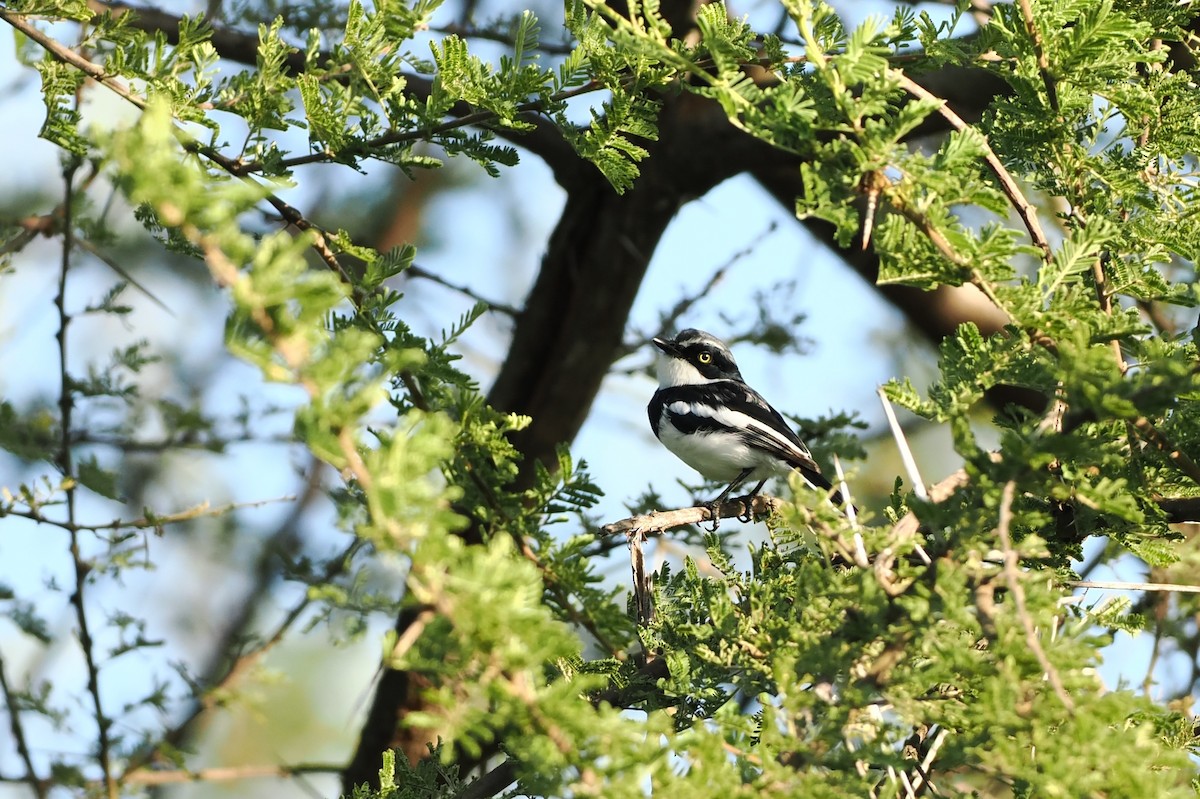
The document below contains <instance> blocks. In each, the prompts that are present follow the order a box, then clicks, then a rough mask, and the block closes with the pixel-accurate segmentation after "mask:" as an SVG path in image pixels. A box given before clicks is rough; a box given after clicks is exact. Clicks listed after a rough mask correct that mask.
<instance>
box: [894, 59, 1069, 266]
mask: <svg viewBox="0 0 1200 799" xmlns="http://www.w3.org/2000/svg"><path fill="white" fill-rule="evenodd" d="M893 74H895V75H896V76H897V78H898V79H899V81H900V85H901V86H902V87H904V90H905V91H906V92H908V93H909V94H911V95H912V96H914V97H917V98H919V99H922V100H926V101H929V102H933V103H937V112H938V113H939V114H941V115H942V118H943V119H945V120H946V121H947V122H949V123H950V125H951V126H952V127H953V128H954V129H955V130H957V131H960V132H965V131H967V130H973V128H971V126H970V125H968V124H967V123H966V122H965V121H964V120H963V118H962V117H960V116H959V115H958V114H956V113H954V111H952V110H951V109H950V107H949V106H948V105H947V104H946V101H945V100H943V99H941V98H940V97H937V96H936V95H934V94H933V93H932V92H930V91H929V90H928V89H926V88H925V87H924V86H922V85H921V84H919V83H917V82H916V81H914V80H913V79H912V78H910V77H908V76H907V75H906V74H904V73H903V72H900V71H896V72H894V73H893ZM975 132H976V134H977V135H978V137H979V141H980V143H981V144H982V146H983V153H984V155H983V158H984V161H986V162H987V165H988V167H990V168H991V170H992V174H994V175H995V176H996V179H997V180H999V181H1000V187H1001V188H1002V189H1003V190H1004V193H1005V195H1007V197H1008V200H1009V202H1010V203H1012V206H1013V208H1015V209H1016V211H1017V214H1018V215H1019V216H1020V217H1021V221H1022V222H1024V223H1025V229H1026V230H1028V231H1029V238H1030V239H1032V240H1033V243H1034V244H1035V245H1037V248H1038V249H1039V250H1041V251H1042V260H1044V261H1049V260H1050V258H1051V251H1050V242H1049V241H1047V240H1046V234H1045V233H1044V232H1043V231H1042V225H1041V222H1039V221H1038V216H1037V208H1036V207H1035V206H1034V205H1033V203H1031V202H1029V200H1028V199H1027V198H1026V197H1025V195H1024V194H1023V193H1022V192H1021V187H1020V186H1018V185H1017V181H1016V180H1015V179H1013V176H1012V175H1011V174H1010V173H1009V171H1008V170H1007V169H1005V167H1004V164H1002V163H1001V162H1000V159H999V158H998V157H997V156H996V152H995V151H994V150H993V149H992V147H991V145H990V144H989V143H988V140H987V137H986V136H984V135H983V134H982V133H980V132H979V131H975Z"/></svg>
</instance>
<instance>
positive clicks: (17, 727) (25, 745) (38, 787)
mask: <svg viewBox="0 0 1200 799" xmlns="http://www.w3.org/2000/svg"><path fill="white" fill-rule="evenodd" d="M0 693H3V695H4V706H5V707H6V708H8V728H9V729H10V730H11V731H12V734H13V740H14V741H16V743H17V754H18V755H20V757H21V762H22V763H24V764H25V782H26V783H28V784H29V788H30V789H31V790H32V791H33V793H34V795H35V796H37V798H38V799H46V797H47V796H48V795H49V794H48V792H47V790H46V784H45V783H44V782H42V780H40V779H38V775H37V769H35V768H34V767H33V755H31V754H30V752H29V742H28V741H27V740H26V738H25V725H24V724H22V723H21V708H20V707H19V706H18V703H17V697H16V692H15V691H14V690H13V689H12V687H11V686H9V684H8V676H7V675H6V674H5V673H4V658H3V657H0Z"/></svg>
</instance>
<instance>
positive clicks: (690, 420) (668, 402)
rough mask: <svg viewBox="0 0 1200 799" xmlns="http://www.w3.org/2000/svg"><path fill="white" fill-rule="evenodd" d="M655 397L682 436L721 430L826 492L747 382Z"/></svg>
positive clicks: (797, 443)
mask: <svg viewBox="0 0 1200 799" xmlns="http://www.w3.org/2000/svg"><path fill="white" fill-rule="evenodd" d="M659 396H660V404H659V405H658V407H659V408H660V409H661V408H662V407H663V405H664V404H665V406H666V408H667V411H668V413H670V414H671V419H672V421H673V422H674V423H675V426H676V427H678V428H679V429H680V430H681V431H683V432H688V433H692V432H700V431H713V432H717V431H720V432H727V433H731V434H733V435H737V436H740V437H741V438H742V440H743V441H745V442H746V443H747V444H749V445H751V446H753V447H754V448H756V449H759V450H763V451H765V452H767V453H770V454H771V455H773V456H774V457H776V458H778V459H779V460H780V461H783V462H784V463H786V464H788V465H789V466H791V467H792V468H795V469H800V471H801V472H802V473H803V474H804V476H805V478H807V479H808V481H809V482H811V483H813V484H814V485H816V486H819V487H821V488H828V487H829V482H828V481H827V480H826V479H825V478H824V477H823V476H822V475H821V470H820V468H818V466H817V464H816V461H814V460H813V458H812V454H811V453H810V452H809V451H808V447H806V446H805V445H804V442H803V441H801V440H800V437H799V436H797V435H796V433H795V432H794V431H793V430H792V428H791V426H790V425H788V423H787V422H786V421H785V420H784V418H783V417H782V416H781V415H780V414H779V412H778V411H777V410H775V409H774V408H772V407H771V406H770V405H769V404H768V403H767V401H766V400H765V399H763V398H762V395H760V394H759V393H758V392H757V391H755V390H754V389H752V388H750V387H749V386H747V385H746V384H745V383H742V382H740V381H737V380H715V381H713V382H710V383H702V384H699V385H686V386H674V387H672V388H669V389H663V390H662V391H660V392H659ZM651 413H652V414H653V410H652V411H651Z"/></svg>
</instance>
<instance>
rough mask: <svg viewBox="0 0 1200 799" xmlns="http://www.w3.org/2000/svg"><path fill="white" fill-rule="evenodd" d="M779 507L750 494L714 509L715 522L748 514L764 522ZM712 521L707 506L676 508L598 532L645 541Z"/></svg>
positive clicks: (778, 501)
mask: <svg viewBox="0 0 1200 799" xmlns="http://www.w3.org/2000/svg"><path fill="white" fill-rule="evenodd" d="M782 504H783V500H781V499H779V498H777V497H769V496H766V495H765V494H758V495H756V496H754V497H751V496H750V495H749V494H745V495H743V496H740V497H733V498H732V499H727V500H725V501H724V502H722V503H721V504H719V505H717V507H716V518H718V519H731V518H735V517H738V516H743V517H744V516H745V515H746V514H747V512H749V515H750V516H752V517H754V518H763V517H765V516H770V515H771V514H772V513H774V512H775V511H776V510H778V509H779V507H780V505H782ZM712 520H713V514H712V512H711V511H710V510H709V508H708V506H707V505H697V506H695V507H693V508H679V509H677V510H665V511H657V510H656V511H650V512H649V513H643V514H640V515H638V516H630V517H629V518H627V519H621V520H620V521H616V522H612V523H610V524H606V525H604V526H603V527H601V528H600V535H603V536H610V535H618V534H621V533H624V534H626V535H628V534H631V533H633V532H638V533H640V534H642V535H644V536H646V537H648V538H652V537H655V536H659V535H662V534H663V533H665V532H666V531H668V530H673V529H675V528H676V527H684V526H686V525H689V524H700V523H701V522H709V521H712Z"/></svg>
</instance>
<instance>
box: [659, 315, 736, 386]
mask: <svg viewBox="0 0 1200 799" xmlns="http://www.w3.org/2000/svg"><path fill="white" fill-rule="evenodd" d="M654 346H656V347H658V348H659V349H660V350H662V351H663V352H664V353H666V354H667V355H669V356H670V357H672V358H679V359H680V360H683V361H687V362H688V363H690V364H691V365H692V366H694V367H696V369H697V371H699V372H700V374H701V375H703V376H704V377H705V378H707V379H709V380H722V379H723V380H739V381H741V380H742V373H741V370H739V369H738V365H737V362H736V361H734V359H733V353H732V352H730V351H729V347H727V346H726V345H725V342H724V341H721V339H719V338H717V337H716V336H714V335H712V334H711V333H705V332H704V331H703V330H696V329H695V328H692V327H689V328H688V329H686V330H681V331H680V332H679V335H677V336H675V338H673V339H670V340H664V339H661V338H656V339H654Z"/></svg>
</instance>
